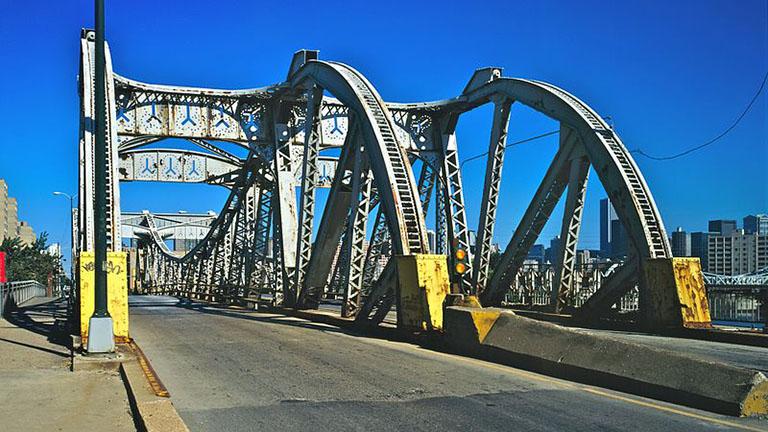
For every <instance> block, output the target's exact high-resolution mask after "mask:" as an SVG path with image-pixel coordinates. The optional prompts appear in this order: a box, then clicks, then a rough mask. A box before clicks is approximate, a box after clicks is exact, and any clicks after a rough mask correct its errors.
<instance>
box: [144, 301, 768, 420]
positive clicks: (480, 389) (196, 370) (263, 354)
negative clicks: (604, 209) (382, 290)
mask: <svg viewBox="0 0 768 432" xmlns="http://www.w3.org/2000/svg"><path fill="white" fill-rule="evenodd" d="M130 302H131V305H132V307H131V320H132V321H131V332H132V335H133V336H134V337H135V338H136V340H137V342H138V343H139V345H140V346H141V347H142V349H143V350H144V352H145V353H146V355H147V357H149V359H150V361H151V362H152V365H153V366H154V368H155V370H156V371H157V372H158V375H159V376H160V378H161V379H162V381H163V382H164V383H165V385H166V387H167V388H168V390H169V391H170V393H171V397H172V400H173V403H174V404H175V406H176V408H177V409H178V411H179V414H180V415H181V416H182V418H183V419H184V420H185V421H186V423H187V425H188V426H189V428H190V430H192V431H216V432H223V431H254V430H269V431H278V430H316V431H331V430H345V431H346V430H360V431H373V430H376V431H378V430H384V431H400V430H409V431H435V430H438V431H450V430H461V431H472V430H477V431H490V430H536V431H564V430H568V431H595V430H616V431H622V430H626V431H636V430H643V431H654V430H658V431H691V430H697V431H709V430H721V431H722V430H739V429H741V430H768V422H767V421H765V420H757V419H737V418H732V417H726V416H719V415H716V414H712V413H708V412H704V411H698V410H693V409H689V408H685V407H680V406H676V405H672V404H667V403H663V402H658V401H654V400H650V399H644V398H640V397H636V396H632V395H627V394H623V393H619V392H614V391H610V390H605V389H600V388H597V387H591V386H586V385H582V384H576V383H571V382H568V381H563V380H558V379H553V378H550V377H547V376H544V375H538V374H534V373H530V372H527V371H522V370H519V369H515V368H510V367H506V366H501V365H496V364H493V363H488V362H484V361H480V360H476V359H470V358H465V357H460V356H456V355H452V354H445V353H441V352H435V351H431V350H428V349H424V348H421V347H419V346H417V345H413V344H409V343H403V342H395V341H390V340H384V339H374V338H366V337H362V336H357V335H354V334H351V333H347V332H345V331H343V330H341V329H338V328H336V327H332V326H328V325H324V324H317V323H312V322H308V321H304V320H301V319H297V318H291V317H285V316H282V315H275V314H266V313H257V312H239V311H236V310H230V309H222V308H215V307H210V306H203V305H200V304H178V302H177V301H176V300H175V299H173V298H169V297H141V296H135V297H132V298H131V299H130Z"/></svg>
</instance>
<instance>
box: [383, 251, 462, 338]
mask: <svg viewBox="0 0 768 432" xmlns="http://www.w3.org/2000/svg"><path fill="white" fill-rule="evenodd" d="M395 259H396V260H397V277H398V284H399V288H400V298H399V309H398V314H399V323H400V325H402V326H403V327H405V328H407V329H412V330H442V328H443V302H444V300H445V297H446V296H447V295H448V294H449V293H450V291H451V284H450V280H449V278H448V260H447V257H446V256H445V255H427V254H416V255H403V256H397V257H396V258H395Z"/></svg>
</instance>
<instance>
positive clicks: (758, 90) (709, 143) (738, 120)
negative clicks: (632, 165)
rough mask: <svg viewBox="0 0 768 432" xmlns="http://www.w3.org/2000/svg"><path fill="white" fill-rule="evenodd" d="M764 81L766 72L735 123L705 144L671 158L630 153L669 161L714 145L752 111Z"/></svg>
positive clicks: (766, 79)
mask: <svg viewBox="0 0 768 432" xmlns="http://www.w3.org/2000/svg"><path fill="white" fill-rule="evenodd" d="M766 81H768V72H766V73H765V76H764V77H763V82H762V83H761V84H760V88H758V89H757V93H755V95H754V96H753V97H752V100H751V101H749V104H748V105H747V107H746V108H745V109H744V111H742V112H741V114H740V115H739V116H738V117H737V118H736V121H734V122H733V124H731V125H730V126H729V127H728V128H727V129H726V130H724V131H723V132H722V133H720V135H718V136H716V137H714V138H712V139H711V140H709V141H707V142H705V143H704V144H699V145H697V146H696V147H691V148H689V149H688V150H685V151H683V152H680V153H677V154H674V155H671V156H651V155H649V154H648V153H646V152H644V151H643V150H642V149H640V148H636V149H634V150H632V151H631V153H636V154H639V155H641V156H645V157H647V158H648V159H652V160H657V161H665V160H671V159H677V158H679V157H683V156H685V155H687V154H690V153H693V152H695V151H697V150H701V149H703V148H704V147H707V146H709V145H712V144H714V143H716V142H717V141H718V140H720V138H722V137H724V136H726V135H728V133H729V132H730V131H732V130H733V129H734V128H735V127H736V125H738V124H739V122H741V119H743V118H744V116H745V115H747V113H748V112H749V110H750V109H752V105H754V104H755V101H757V98H758V97H759V96H760V94H761V93H762V92H763V89H764V88H765V83H766Z"/></svg>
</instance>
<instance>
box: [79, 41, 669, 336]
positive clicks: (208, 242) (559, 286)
mask: <svg viewBox="0 0 768 432" xmlns="http://www.w3.org/2000/svg"><path fill="white" fill-rule="evenodd" d="M93 50H94V47H93V37H92V32H91V31H89V30H84V31H83V34H82V37H81V68H82V70H81V74H80V94H81V130H80V201H79V206H78V215H79V218H78V221H77V227H76V229H75V231H76V232H77V233H78V236H77V244H76V249H77V250H79V251H89V250H92V248H93V244H92V237H93V228H92V225H93V216H92V215H93V203H92V202H93V201H92V198H93V178H92V177H93V160H94V157H95V155H94V154H93V149H92V146H93V137H92V131H91V130H92V128H91V126H90V119H91V118H92V116H93V114H92V113H93V89H92V87H93V86H92V80H93V72H92V70H93V69H92V68H93V65H92V58H93ZM106 73H107V75H108V76H107V78H108V79H107V82H108V86H107V97H108V99H109V101H108V102H109V103H108V110H109V114H110V115H109V117H110V123H109V124H108V125H107V126H108V131H109V137H108V138H109V139H108V142H107V144H108V152H107V155H106V157H107V158H108V164H107V165H108V167H109V173H108V179H109V184H108V206H109V209H108V214H109V221H108V224H109V227H108V232H109V233H110V234H109V236H110V237H109V238H110V245H111V249H112V250H119V249H120V247H121V243H122V242H121V238H120V233H121V229H120V225H119V224H120V199H119V188H118V182H119V181H153V182H156V181H178V182H185V183H189V182H197V183H206V184H210V185H218V186H219V187H221V186H223V187H226V188H228V189H229V197H228V198H227V201H226V203H225V204H224V206H223V208H222V211H221V212H220V213H219V214H218V215H217V216H216V218H215V220H214V221H213V222H212V224H211V226H210V230H209V232H208V234H207V235H206V236H205V237H204V238H203V239H202V240H200V241H199V242H198V243H197V244H196V245H195V246H194V247H193V248H192V249H191V250H190V251H188V252H186V253H185V254H183V255H179V254H178V253H176V252H174V251H172V250H170V249H169V248H168V247H167V245H165V243H164V241H163V237H162V234H161V230H159V229H158V228H157V226H156V225H155V223H154V219H153V217H152V216H151V214H147V215H145V219H146V221H145V225H146V226H147V230H148V232H149V235H147V236H146V237H142V238H141V239H140V241H139V249H138V250H137V251H136V252H135V253H136V254H137V255H136V260H137V261H136V262H137V267H138V268H139V274H137V276H136V280H137V283H138V284H139V285H140V289H142V290H147V291H150V292H164V293H172V294H174V295H183V296H188V297H191V298H195V299H202V300H208V301H239V300H242V299H246V298H253V297H256V298H258V299H259V300H263V301H271V302H273V303H274V304H277V305H283V306H295V307H300V308H316V307H318V306H319V305H320V303H322V301H323V298H324V296H325V297H333V298H336V299H339V300H343V306H342V313H343V314H344V315H345V316H356V317H357V318H358V320H360V321H361V322H368V323H371V322H374V323H375V322H377V321H378V320H380V319H383V317H384V316H386V314H387V313H388V312H389V311H390V309H391V307H392V306H393V304H394V303H395V301H394V300H395V296H396V293H397V290H396V286H397V268H396V265H395V261H394V260H392V259H390V258H391V257H392V256H394V255H408V254H416V253H430V252H431V253H438V254H445V255H446V256H447V258H446V259H447V260H448V261H449V268H450V269H454V268H455V264H456V263H455V259H454V253H455V251H456V250H457V249H463V250H465V251H466V252H467V253H468V254H469V255H470V256H469V257H468V260H467V270H466V271H465V272H463V273H461V274H459V273H457V272H455V271H453V270H452V271H451V275H450V276H451V280H452V282H453V290H454V291H455V292H463V293H478V294H479V296H480V299H481V301H482V303H483V304H485V305H498V304H500V303H501V302H502V301H505V298H508V297H509V295H510V293H512V292H513V291H514V289H515V288H514V287H515V286H517V285H518V281H519V280H521V279H520V278H521V277H522V276H521V275H524V274H525V273H524V270H523V267H524V266H523V263H524V260H525V258H526V256H527V254H528V251H529V250H530V248H531V246H532V245H533V244H534V242H535V241H536V240H537V239H538V237H539V234H540V232H541V229H542V227H543V226H544V224H546V222H547V221H548V220H549V218H550V216H551V213H552V210H553V209H554V207H555V206H556V205H557V203H558V202H559V200H560V199H561V198H562V195H563V194H564V192H565V191H566V190H567V193H566V197H565V211H564V215H563V218H562V224H561V231H560V232H561V238H562V239H563V244H564V247H563V248H562V250H561V251H560V256H559V257H558V258H557V263H555V267H554V269H551V270H548V273H546V274H551V275H552V276H551V277H552V278H553V279H552V283H551V284H550V285H551V286H550V288H548V289H549V292H548V295H546V296H545V297H546V299H547V300H546V301H547V302H548V304H549V305H550V306H551V308H552V310H558V311H560V310H564V309H565V308H574V307H575V308H577V309H578V310H580V311H582V312H583V313H593V314H604V313H608V312H609V309H610V308H611V307H613V306H614V305H615V304H617V302H619V301H620V300H621V299H622V298H624V296H627V295H630V294H631V293H635V292H640V293H642V292H644V290H645V287H644V286H643V285H642V284H643V278H639V274H640V273H641V272H642V266H643V262H644V259H645V258H665V257H670V256H671V253H670V248H669V244H668V240H667V237H666V233H665V231H664V227H663V224H662V222H661V217H660V216H659V212H658V210H657V208H656V205H655V203H654V202H653V198H652V196H651V193H650V190H649V189H648V186H647V184H646V183H645V181H644V179H643V177H642V175H641V173H640V171H639V169H638V167H637V165H636V164H635V162H634V161H633V160H632V157H631V155H630V154H629V152H628V151H627V149H626V148H625V147H624V145H623V144H622V142H621V140H620V139H619V137H618V136H617V135H616V134H615V132H614V131H613V130H612V129H611V128H610V127H608V125H607V124H606V122H605V121H604V120H603V119H601V118H600V116H598V115H597V114H596V113H595V112H594V111H593V110H592V109H591V108H589V107H588V106H587V105H586V104H584V103H583V102H582V101H580V100H578V99H577V98H575V97H574V96H572V95H570V94H569V93H567V92H565V91H563V90H562V89H559V88H557V87H555V86H552V85H550V84H547V83H543V82H539V81H531V80H521V79H513V78H504V77H503V76H502V73H501V69H499V68H483V69H478V70H477V71H476V72H475V73H474V75H473V76H472V78H471V79H470V81H469V83H468V84H467V86H466V87H465V88H464V90H463V91H462V92H461V94H460V95H459V96H457V97H455V98H453V99H448V100H442V101H437V102H419V103H388V102H384V101H383V100H382V98H381V97H380V96H379V94H378V92H377V91H376V89H375V88H374V87H373V85H372V84H371V83H370V82H369V81H368V80H367V79H365V77H363V76H362V75H361V74H360V73H359V72H358V71H356V70H354V69H353V68H351V67H349V66H347V65H343V64H341V63H334V62H325V61H320V60H318V56H317V52H316V51H299V52H297V53H296V54H295V55H294V57H293V59H292V61H291V66H290V69H289V72H288V75H287V79H286V80H285V81H284V82H281V83H278V84H275V85H271V86H267V87H262V88H256V89H247V90H217V89H204V88H187V87H174V86H160V85H154V84H146V83H141V82H138V81H134V80H131V79H128V78H125V77H121V76H119V75H117V74H114V73H113V72H112V68H111V58H110V57H109V50H107V68H106ZM513 102H514V103H515V104H522V105H525V106H528V107H530V108H533V109H534V110H536V111H539V112H540V113H542V114H544V115H546V116H548V117H550V118H552V119H554V120H555V121H558V122H559V123H560V125H561V133H560V145H559V148H558V150H557V153H556V155H555V157H554V159H553V160H552V162H551V164H550V167H549V169H548V171H547V173H546V174H545V175H544V177H543V179H542V180H541V183H540V185H539V187H538V189H537V191H536V193H535V195H534V198H533V200H532V201H531V202H530V203H529V205H528V207H527V210H526V211H525V213H524V214H523V216H522V218H521V219H520V221H519V223H518V225H517V228H516V229H515V230H514V234H513V235H512V238H511V240H510V241H509V243H508V244H507V245H506V247H505V248H504V250H503V253H502V254H501V257H500V259H499V263H498V264H496V266H495V267H494V268H492V267H491V263H490V251H491V245H492V244H493V241H494V231H495V229H494V228H495V225H496V221H497V219H498V217H497V216H498V215H497V209H498V207H499V204H500V202H501V201H502V200H504V191H503V189H502V187H501V185H502V179H503V175H502V168H503V164H504V154H505V150H506V137H507V127H508V126H507V125H508V121H509V114H510V108H511V105H512V103H513ZM485 104H492V105H493V106H494V115H493V120H492V123H491V129H490V144H489V153H488V159H487V163H486V167H485V171H484V179H485V182H484V188H483V193H482V197H481V198H480V200H479V203H477V202H475V200H474V199H473V200H470V201H471V202H472V204H473V205H479V207H478V209H479V212H478V213H479V214H480V219H479V221H478V242H477V245H476V250H474V251H473V250H472V249H471V248H470V244H469V238H470V236H469V234H470V232H469V228H468V227H469V221H468V220H467V205H468V202H467V201H465V195H466V191H465V190H464V188H463V178H462V172H461V160H460V158H459V144H458V143H457V141H456V126H457V123H458V120H459V118H460V117H461V115H462V114H464V113H466V112H468V111H471V110H473V109H475V108H477V107H480V106H482V105H485ZM169 138H181V139H185V140H188V141H190V142H191V143H192V144H194V145H196V146H197V147H198V148H199V151H194V152H193V151H189V150H182V149H173V148H167V149H158V148H156V144H157V143H159V142H162V141H164V140H167V139H169ZM150 145H152V147H151V148H150V147H149V146H150ZM416 161H419V162H416ZM419 166H420V167H421V172H420V173H418V175H416V173H415V172H414V171H415V170H416V169H417V168H418V167H419ZM590 168H594V171H595V173H596V175H597V176H598V180H599V181H600V182H601V183H602V185H603V187H604V188H605V190H606V192H607V194H608V197H609V198H610V200H611V203H612V204H613V206H614V208H615V209H616V212H617V214H618V216H619V219H620V220H621V222H622V223H623V224H624V226H625V228H626V231H627V235H628V238H629V243H630V260H629V262H628V263H627V264H625V265H623V266H621V267H618V268H615V269H611V270H610V271H609V272H608V273H601V274H600V276H599V279H600V280H601V281H602V283H601V284H600V285H601V286H600V287H598V288H594V289H583V284H585V283H592V282H590V281H593V280H595V278H594V277H592V276H590V274H591V273H588V272H587V273H585V272H581V271H579V270H577V266H576V264H575V257H576V247H577V244H578V237H579V230H580V226H581V218H582V214H583V208H584V199H585V192H586V187H587V178H588V174H589V170H590ZM320 187H330V189H329V192H328V196H327V199H326V202H325V207H324V208H323V209H322V210H321V211H318V210H320V209H318V208H317V196H316V195H317V189H318V188H320ZM432 200H435V203H436V204H435V205H432V206H430V203H431V202H432ZM430 207H432V211H433V212H434V219H432V218H431V213H429V210H430ZM372 213H375V216H373V214H372ZM369 215H370V216H373V217H369ZM428 215H430V218H429V220H430V221H434V222H429V223H428V222H427V217H428ZM432 224H433V226H434V231H435V233H434V246H430V244H429V242H428V235H427V226H428V225H432ZM339 245H341V247H340V246H339ZM337 250H339V254H338V256H337V253H336V251H337ZM473 252H474V254H473ZM132 253H133V252H132ZM334 260H335V261H336V262H335V265H334ZM526 271H527V270H526ZM491 274H492V276H491ZM541 274H544V273H541ZM541 274H540V275H541ZM540 275H539V276H536V277H537V278H538V277H540ZM525 278H529V277H528V276H525V277H524V278H523V279H525ZM529 279H530V278H529ZM633 287H634V288H635V290H634V291H633ZM628 293H630V294H628ZM633 295H634V294H633ZM585 296H587V297H585ZM641 297H642V296H641ZM621 301H623V300H621Z"/></svg>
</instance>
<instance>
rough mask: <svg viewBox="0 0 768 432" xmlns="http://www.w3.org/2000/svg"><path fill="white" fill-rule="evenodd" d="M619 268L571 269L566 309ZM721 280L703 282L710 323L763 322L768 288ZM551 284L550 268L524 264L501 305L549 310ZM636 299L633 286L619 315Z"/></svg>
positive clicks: (609, 265)
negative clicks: (572, 280) (570, 285)
mask: <svg viewBox="0 0 768 432" xmlns="http://www.w3.org/2000/svg"><path fill="white" fill-rule="evenodd" d="M620 265H621V263H595V264H582V265H577V266H576V267H575V269H574V270H575V276H574V287H573V290H572V291H571V292H570V293H569V295H568V299H567V300H568V306H569V307H571V308H578V307H580V306H581V305H583V304H584V303H585V302H586V301H587V299H589V297H590V296H592V294H594V293H595V292H596V291H597V290H598V289H599V288H600V286H601V284H602V282H603V280H604V279H605V278H606V277H607V276H609V275H610V274H611V273H612V272H614V271H616V269H617V268H618V267H619V266H620ZM722 279H723V278H720V279H717V280H713V279H711V278H705V279H704V281H705V285H706V287H707V297H708V299H709V310H710V316H711V317H712V320H713V321H733V322H747V323H765V322H766V318H767V317H766V312H765V306H763V302H766V301H768V285H759V286H758V285H750V286H740V285H722ZM729 280H730V279H729ZM554 283H555V268H554V266H553V265H551V264H526V265H524V266H523V267H522V268H521V269H520V272H519V273H518V274H517V276H516V277H515V279H514V281H513V283H512V285H511V286H510V288H509V290H508V291H507V294H506V296H505V301H504V304H505V305H506V306H508V307H512V308H527V309H547V308H551V307H552V289H553V285H554ZM716 283H717V284H716ZM638 300H639V295H638V289H637V287H634V288H633V289H631V290H630V291H629V292H628V293H627V294H626V295H625V296H623V297H622V298H621V301H620V304H619V312H631V311H636V310H637V309H638Z"/></svg>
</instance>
